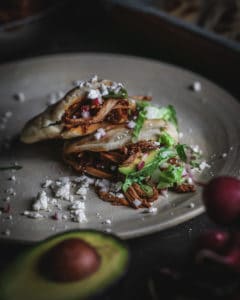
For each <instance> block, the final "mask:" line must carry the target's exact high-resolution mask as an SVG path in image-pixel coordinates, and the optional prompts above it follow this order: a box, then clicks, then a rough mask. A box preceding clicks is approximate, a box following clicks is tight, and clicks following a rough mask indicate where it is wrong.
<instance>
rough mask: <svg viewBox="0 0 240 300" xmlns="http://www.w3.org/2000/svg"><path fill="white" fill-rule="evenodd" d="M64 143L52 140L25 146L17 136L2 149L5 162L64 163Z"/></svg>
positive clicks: (5, 143)
mask: <svg viewBox="0 0 240 300" xmlns="http://www.w3.org/2000/svg"><path fill="white" fill-rule="evenodd" d="M62 148H63V143H62V141H58V140H51V141H43V142H39V143H35V144H24V143H22V142H21V141H20V136H19V135H15V136H13V137H12V138H11V139H10V140H6V141H5V142H4V143H3V144H2V147H1V148H0V153H1V158H2V160H3V161H7V160H9V158H10V157H11V158H12V159H14V160H18V161H25V160H35V159H36V160H39V159H41V160H45V161H51V162H60V161H62Z"/></svg>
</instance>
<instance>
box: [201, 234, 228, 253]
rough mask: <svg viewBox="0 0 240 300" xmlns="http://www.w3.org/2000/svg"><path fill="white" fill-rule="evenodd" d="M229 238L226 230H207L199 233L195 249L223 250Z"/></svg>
mask: <svg viewBox="0 0 240 300" xmlns="http://www.w3.org/2000/svg"><path fill="white" fill-rule="evenodd" d="M229 239H230V235H229V233H228V232H225V231H220V230H209V231H206V232H204V233H203V234H201V235H200V237H199V238H198V241H197V249H199V250H200V249H209V250H212V251H223V249H224V248H225V247H226V246H227V244H228V242H229Z"/></svg>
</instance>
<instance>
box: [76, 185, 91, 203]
mask: <svg viewBox="0 0 240 300" xmlns="http://www.w3.org/2000/svg"><path fill="white" fill-rule="evenodd" d="M87 193H88V188H86V187H85V186H81V187H80V188H79V189H78V190H77V191H76V194H77V195H80V196H81V198H82V199H84V200H85V199H86V196H87Z"/></svg>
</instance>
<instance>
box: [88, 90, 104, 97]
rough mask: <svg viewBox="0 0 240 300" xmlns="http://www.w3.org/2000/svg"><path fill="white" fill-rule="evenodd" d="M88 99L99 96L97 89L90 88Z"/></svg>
mask: <svg viewBox="0 0 240 300" xmlns="http://www.w3.org/2000/svg"><path fill="white" fill-rule="evenodd" d="M87 97H88V99H97V98H100V97H101V94H100V92H99V90H96V89H91V90H90V91H89V92H88V95H87Z"/></svg>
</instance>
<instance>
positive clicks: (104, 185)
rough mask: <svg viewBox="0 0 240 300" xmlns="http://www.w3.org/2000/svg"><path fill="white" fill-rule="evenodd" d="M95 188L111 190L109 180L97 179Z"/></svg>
mask: <svg viewBox="0 0 240 300" xmlns="http://www.w3.org/2000/svg"><path fill="white" fill-rule="evenodd" d="M95 186H96V187H100V188H107V189H109V188H110V181H109V180H107V179H97V180H96V182H95Z"/></svg>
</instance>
